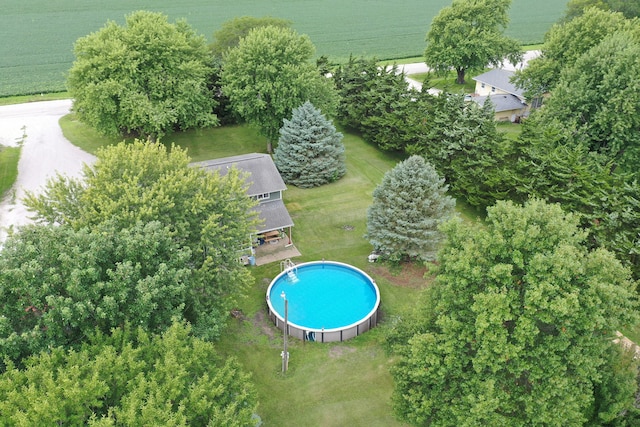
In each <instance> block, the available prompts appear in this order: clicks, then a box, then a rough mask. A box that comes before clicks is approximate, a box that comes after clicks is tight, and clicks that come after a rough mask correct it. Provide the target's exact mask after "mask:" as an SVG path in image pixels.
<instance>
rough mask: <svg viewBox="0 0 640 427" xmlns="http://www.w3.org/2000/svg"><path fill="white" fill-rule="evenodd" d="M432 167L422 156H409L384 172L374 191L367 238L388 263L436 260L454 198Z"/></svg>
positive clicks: (452, 208) (368, 215)
mask: <svg viewBox="0 0 640 427" xmlns="http://www.w3.org/2000/svg"><path fill="white" fill-rule="evenodd" d="M447 188H448V187H447V186H446V185H445V184H444V178H441V177H440V176H439V175H438V173H437V172H436V170H435V168H434V167H433V166H432V165H431V164H430V163H428V162H427V161H426V160H425V159H424V158H422V157H421V156H411V157H409V158H408V159H407V160H405V161H403V162H401V163H399V164H398V165H397V166H396V167H395V168H393V169H392V170H390V171H389V172H387V173H386V174H385V176H384V178H383V179H382V183H381V184H380V185H379V186H378V187H377V188H376V189H375V190H374V192H373V204H372V205H371V206H370V207H369V210H368V212H367V236H366V237H367V239H369V241H370V242H371V244H372V245H373V247H374V248H375V250H376V251H377V252H379V253H380V254H381V255H382V256H383V258H386V259H389V260H391V261H401V260H403V259H407V258H408V259H419V260H424V261H431V260H433V259H435V253H436V251H437V250H438V244H439V243H440V241H441V239H442V234H441V233H440V231H438V226H439V225H440V223H441V222H443V221H445V220H447V219H449V218H450V217H451V216H452V215H453V213H454V208H455V203H456V202H455V199H453V198H451V197H449V196H447V195H446V192H447Z"/></svg>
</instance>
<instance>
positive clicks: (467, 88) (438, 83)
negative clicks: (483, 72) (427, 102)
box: [409, 71, 479, 93]
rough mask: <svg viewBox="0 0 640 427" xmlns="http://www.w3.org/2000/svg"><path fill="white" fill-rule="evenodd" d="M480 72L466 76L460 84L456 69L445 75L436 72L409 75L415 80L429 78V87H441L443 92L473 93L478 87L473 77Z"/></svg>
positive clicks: (421, 80)
mask: <svg viewBox="0 0 640 427" xmlns="http://www.w3.org/2000/svg"><path fill="white" fill-rule="evenodd" d="M478 74H479V73H473V74H469V73H467V75H466V76H465V83H464V84H463V85H460V84H458V83H456V79H457V75H456V72H455V71H450V72H448V73H446V74H444V75H438V74H435V73H418V74H411V75H409V77H410V78H412V79H413V80H416V81H419V82H420V83H424V81H425V79H427V78H428V79H429V80H428V85H429V87H432V88H436V89H440V90H441V91H443V92H448V93H473V92H474V91H475V88H476V82H475V80H473V79H472V77H474V76H476V75H478Z"/></svg>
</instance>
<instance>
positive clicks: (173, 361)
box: [0, 323, 257, 427]
mask: <svg viewBox="0 0 640 427" xmlns="http://www.w3.org/2000/svg"><path fill="white" fill-rule="evenodd" d="M256 406H257V401H256V393H255V390H254V388H253V385H252V384H251V383H250V382H249V378H248V376H247V375H246V374H245V373H243V372H242V370H241V368H240V366H239V364H238V363H237V361H236V360H235V359H233V358H230V359H227V360H226V361H223V360H221V359H220V357H219V355H218V354H217V352H216V350H215V348H214V346H213V345H212V344H211V343H208V342H204V341H202V340H200V339H197V338H195V337H194V336H193V335H191V333H190V328H189V327H187V326H184V325H182V324H180V323H176V324H174V325H173V326H171V327H170V328H169V329H168V330H167V331H165V332H164V333H163V334H161V335H153V334H149V333H148V332H146V331H144V329H143V328H138V329H134V328H132V327H130V326H129V325H126V326H124V327H123V328H119V329H116V330H114V331H113V335H112V336H105V335H102V334H98V335H96V336H94V337H93V338H92V340H91V343H87V344H84V345H83V346H82V348H80V349H78V350H76V351H67V350H64V349H62V348H52V349H51V350H50V351H48V352H43V353H41V354H39V355H37V356H34V357H33V358H31V359H30V361H29V363H28V366H27V367H26V368H24V369H17V368H15V367H13V366H10V367H9V369H8V371H7V372H4V373H3V374H2V376H0V423H2V424H3V425H32V426H35V425H49V426H52V425H90V426H116V425H128V426H135V425H173V426H210V425H219V426H222V425H224V426H238V427H239V426H247V425H253V420H252V415H253V414H254V411H255V409H256Z"/></svg>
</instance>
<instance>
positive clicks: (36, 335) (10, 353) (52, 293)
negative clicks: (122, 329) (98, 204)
mask: <svg viewBox="0 0 640 427" xmlns="http://www.w3.org/2000/svg"><path fill="white" fill-rule="evenodd" d="M190 256H191V252H190V250H189V249H188V248H180V246H179V245H178V244H177V242H175V241H174V239H173V235H172V232H171V230H170V229H169V228H168V227H164V226H162V225H161V224H160V223H158V222H149V223H146V224H142V223H137V224H135V225H133V226H131V227H128V228H126V229H121V228H120V227H118V226H117V225H116V224H115V223H114V222H108V221H107V222H104V223H102V224H100V225H99V226H97V227H95V228H93V229H91V230H89V229H87V228H82V229H79V230H74V229H72V228H71V227H70V226H68V225H62V226H44V225H32V226H29V227H26V228H24V229H22V230H21V231H20V232H19V233H16V234H13V235H12V236H10V238H9V239H8V240H7V242H6V244H5V247H4V248H3V251H2V257H0V298H1V299H2V301H3V303H2V305H1V306H0V357H2V359H3V361H4V360H7V359H8V360H13V361H14V362H17V363H19V362H20V361H21V360H22V359H23V358H24V357H26V356H28V355H31V354H34V353H37V352H39V351H42V350H46V349H48V348H55V347H63V348H70V347H77V346H78V345H79V344H80V343H82V342H83V341H84V340H86V339H87V337H88V336H89V335H91V334H92V333H94V332H95V331H96V330H99V331H102V332H104V333H108V332H110V331H111V329H112V328H115V327H117V326H119V325H122V324H123V323H124V322H130V323H131V324H135V325H138V326H140V327H144V328H145V329H146V330H148V331H161V330H164V329H165V328H167V327H169V325H171V322H172V318H174V317H177V318H180V317H182V316H183V312H184V309H185V304H186V303H187V296H188V294H189V285H190V283H191V280H192V272H191V270H190V268H189V267H188V262H189V259H190Z"/></svg>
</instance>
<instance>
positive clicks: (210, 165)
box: [193, 153, 287, 196]
mask: <svg viewBox="0 0 640 427" xmlns="http://www.w3.org/2000/svg"><path fill="white" fill-rule="evenodd" d="M193 166H198V167H201V168H203V169H205V170H207V171H210V172H214V171H218V172H219V173H220V175H222V176H224V175H226V174H227V171H228V170H229V168H231V167H232V166H235V167H236V168H238V169H239V170H241V171H244V172H248V173H249V176H248V177H247V183H248V184H249V188H248V190H247V195H249V196H257V195H260V194H266V193H273V192H275V191H283V190H286V189H287V186H286V185H285V183H284V181H283V180H282V177H281V176H280V173H279V172H278V169H277V168H276V165H275V163H273V160H272V159H271V156H270V155H268V154H261V153H251V154H243V155H240V156H232V157H223V158H220V159H213V160H205V161H204V162H197V163H193Z"/></svg>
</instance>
